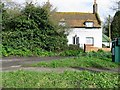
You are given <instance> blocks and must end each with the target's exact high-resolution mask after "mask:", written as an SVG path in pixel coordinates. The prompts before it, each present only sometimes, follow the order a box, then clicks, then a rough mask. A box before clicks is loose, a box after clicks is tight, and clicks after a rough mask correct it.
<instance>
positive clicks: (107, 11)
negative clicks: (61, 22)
mask: <svg viewBox="0 0 120 90" xmlns="http://www.w3.org/2000/svg"><path fill="white" fill-rule="evenodd" d="M13 1H15V2H17V3H24V2H25V1H33V2H37V3H38V4H40V5H42V4H44V3H45V2H47V1H48V0H19V1H18V0H13ZM49 1H50V3H51V4H52V5H53V8H56V9H57V11H58V12H90V13H92V12H93V3H94V0H49ZM118 1H120V0H96V2H97V4H98V14H99V15H100V18H101V20H102V21H104V20H105V18H106V17H108V15H111V16H114V14H115V11H114V10H113V9H112V7H118V6H117V4H116V2H118Z"/></svg>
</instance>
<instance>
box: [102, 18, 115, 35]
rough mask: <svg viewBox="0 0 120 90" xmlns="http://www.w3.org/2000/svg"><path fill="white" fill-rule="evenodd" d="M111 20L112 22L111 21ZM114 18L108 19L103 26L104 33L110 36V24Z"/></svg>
mask: <svg viewBox="0 0 120 90" xmlns="http://www.w3.org/2000/svg"><path fill="white" fill-rule="evenodd" d="M109 19H110V20H109ZM112 20H113V17H110V18H109V17H106V19H105V22H104V24H103V33H104V34H105V35H107V36H109V24H110V23H111V22H112Z"/></svg>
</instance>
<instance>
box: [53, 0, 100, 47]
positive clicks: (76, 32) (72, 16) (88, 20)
mask: <svg viewBox="0 0 120 90" xmlns="http://www.w3.org/2000/svg"><path fill="white" fill-rule="evenodd" d="M55 17H57V19H58V20H59V24H61V25H65V24H67V25H68V26H70V32H69V35H68V36H67V39H68V44H78V45H79V46H80V47H81V48H84V44H86V45H90V46H93V47H98V48H102V28H101V20H100V18H99V15H98V13H97V3H96V0H94V5H93V13H82V12H57V13H55Z"/></svg>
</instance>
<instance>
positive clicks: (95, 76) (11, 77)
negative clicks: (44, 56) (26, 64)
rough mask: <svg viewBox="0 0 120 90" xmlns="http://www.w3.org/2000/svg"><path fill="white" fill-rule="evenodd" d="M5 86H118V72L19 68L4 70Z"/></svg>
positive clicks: (3, 81) (3, 80)
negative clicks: (12, 70)
mask: <svg viewBox="0 0 120 90" xmlns="http://www.w3.org/2000/svg"><path fill="white" fill-rule="evenodd" d="M2 76H3V79H2V83H3V87H5V88H117V87H118V84H119V82H118V77H119V75H118V74H117V73H106V72H101V73H93V72H88V71H81V72H75V71H65V72H64V73H55V72H54V73H53V72H51V73H50V72H49V73H45V72H34V71H23V70H18V71H15V72H3V74H2Z"/></svg>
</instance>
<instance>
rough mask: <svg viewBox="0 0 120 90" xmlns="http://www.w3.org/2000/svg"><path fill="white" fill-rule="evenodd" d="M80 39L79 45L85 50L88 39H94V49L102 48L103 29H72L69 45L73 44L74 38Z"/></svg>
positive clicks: (68, 37)
mask: <svg viewBox="0 0 120 90" xmlns="http://www.w3.org/2000/svg"><path fill="white" fill-rule="evenodd" d="M75 35H77V37H79V44H80V47H81V48H84V44H86V37H93V38H94V45H93V46H94V47H98V48H102V29H101V28H71V30H70V32H69V35H68V36H67V39H68V44H73V37H74V36H75Z"/></svg>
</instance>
